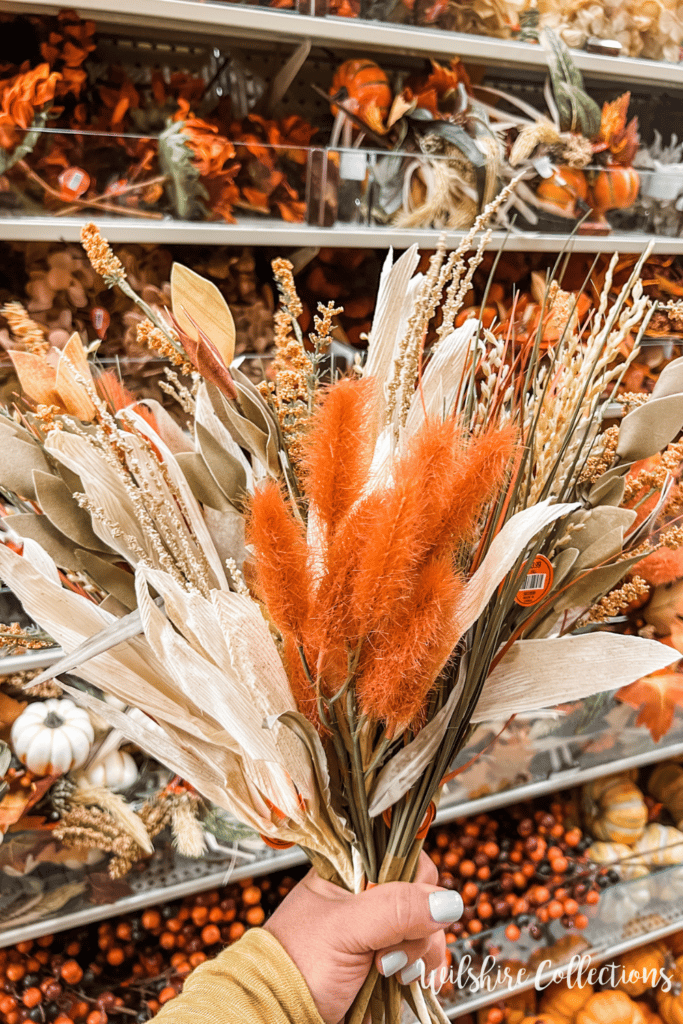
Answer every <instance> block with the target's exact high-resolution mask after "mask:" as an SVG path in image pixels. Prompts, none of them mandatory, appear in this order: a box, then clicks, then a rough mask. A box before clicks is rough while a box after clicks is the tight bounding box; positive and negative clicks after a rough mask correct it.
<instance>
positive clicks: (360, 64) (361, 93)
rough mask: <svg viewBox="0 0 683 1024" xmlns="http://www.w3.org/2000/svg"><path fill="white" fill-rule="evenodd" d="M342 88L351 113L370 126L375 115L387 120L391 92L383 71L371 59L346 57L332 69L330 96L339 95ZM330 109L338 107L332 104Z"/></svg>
mask: <svg viewBox="0 0 683 1024" xmlns="http://www.w3.org/2000/svg"><path fill="white" fill-rule="evenodd" d="M342 90H345V92H346V94H347V96H348V99H345V100H343V101H342V102H343V103H344V105H345V106H346V107H347V108H348V109H349V110H350V111H351V112H352V113H354V114H358V116H359V117H361V118H362V119H363V120H364V121H368V123H371V124H372V125H373V126H374V124H375V119H376V118H378V119H379V122H380V124H381V123H383V122H384V121H385V120H386V117H387V114H388V113H389V107H390V106H391V100H392V92H391V87H390V85H389V79H388V78H387V75H386V72H385V71H382V69H381V67H379V65H378V64H375V62H374V60H346V61H344V63H343V64H341V65H340V66H339V67H338V68H337V70H336V71H335V73H334V78H333V79H332V87H331V89H330V96H337V97H338V98H339V99H341V96H339V93H341V92H342ZM332 113H333V114H334V115H335V117H336V115H337V114H338V113H339V108H338V107H336V106H333V107H332Z"/></svg>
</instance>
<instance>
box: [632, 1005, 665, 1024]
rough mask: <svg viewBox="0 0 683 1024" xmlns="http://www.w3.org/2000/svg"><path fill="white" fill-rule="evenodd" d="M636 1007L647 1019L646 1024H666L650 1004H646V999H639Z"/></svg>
mask: <svg viewBox="0 0 683 1024" xmlns="http://www.w3.org/2000/svg"><path fill="white" fill-rule="evenodd" d="M636 1006H637V1007H638V1009H639V1010H640V1012H641V1013H642V1015H643V1017H644V1018H645V1024H664V1022H663V1021H662V1018H661V1017H660V1016H659V1014H658V1013H655V1011H654V1010H653V1009H652V1007H651V1006H650V1004H649V1003H646V1002H645V1000H644V999H637V1000H636Z"/></svg>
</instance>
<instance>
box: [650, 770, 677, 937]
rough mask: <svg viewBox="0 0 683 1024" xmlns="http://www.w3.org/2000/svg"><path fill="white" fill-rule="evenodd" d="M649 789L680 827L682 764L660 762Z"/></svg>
mask: <svg viewBox="0 0 683 1024" xmlns="http://www.w3.org/2000/svg"><path fill="white" fill-rule="evenodd" d="M648 790H649V792H650V795H651V796H653V797H654V798H655V800H657V801H658V802H659V803H661V804H664V806H665V807H666V809H667V811H668V812H669V814H670V815H671V817H672V818H673V820H674V822H675V823H676V827H677V828H679V829H680V828H681V825H682V824H683V768H682V767H681V766H680V764H676V763H675V762H674V761H664V762H663V764H658V765H657V767H656V768H655V770H654V771H653V773H652V775H651V776H650V781H649V783H648ZM681 952H683V945H682V947H681Z"/></svg>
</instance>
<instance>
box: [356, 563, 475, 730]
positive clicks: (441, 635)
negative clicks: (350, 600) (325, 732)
mask: <svg viewBox="0 0 683 1024" xmlns="http://www.w3.org/2000/svg"><path fill="white" fill-rule="evenodd" d="M462 588H463V582H462V580H461V579H460V578H459V577H458V576H456V575H455V573H454V571H453V567H452V564H451V559H450V558H448V557H444V556H441V557H439V558H431V559H430V560H429V561H428V562H427V563H426V565H425V566H424V568H423V569H422V571H421V573H420V576H419V579H418V582H417V586H416V587H415V590H414V591H413V593H412V594H411V600H410V606H409V607H407V608H406V609H405V611H404V613H403V614H402V615H401V616H400V617H398V618H397V619H396V620H395V621H394V622H393V623H392V627H393V628H392V629H391V631H390V632H389V633H387V634H385V635H377V636H375V637H373V638H372V639H371V640H369V641H368V643H367V646H366V648H365V655H364V657H363V659H362V662H361V668H360V672H359V678H358V682H357V686H356V692H357V695H358V703H359V707H360V709H361V711H362V712H363V713H364V714H366V715H368V717H370V718H371V719H373V720H375V721H384V722H386V724H387V726H388V727H389V728H390V729H391V728H394V729H395V728H397V727H398V728H400V727H405V726H407V725H408V724H409V723H410V722H412V721H413V720H414V719H415V718H416V717H417V716H418V715H419V713H420V711H421V709H422V706H423V704H424V701H425V698H426V697H427V694H428V693H429V691H430V690H431V688H432V686H433V685H434V682H435V680H436V678H437V676H438V674H439V673H440V672H441V670H442V668H443V666H444V665H445V663H446V662H447V661H448V657H449V655H450V653H451V646H452V637H451V632H452V631H451V628H450V625H451V621H452V618H453V615H454V613H455V609H456V605H457V603H458V600H459V598H460V595H461V594H462Z"/></svg>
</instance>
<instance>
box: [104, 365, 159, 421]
mask: <svg viewBox="0 0 683 1024" xmlns="http://www.w3.org/2000/svg"><path fill="white" fill-rule="evenodd" d="M95 389H96V391H97V393H98V395H99V396H100V398H101V399H102V400H103V401H104V402H106V403H107V405H108V406H109V408H110V410H111V411H112V412H114V413H116V412H120V411H121V409H126V408H128V406H129V405H132V406H134V407H135V411H136V413H137V414H138V415H139V416H140V417H141V418H142V419H143V420H145V422H146V423H147V424H148V425H149V426H150V427H151V428H152V430H154V431H155V432H156V431H157V422H156V420H155V418H154V416H153V415H152V413H151V412H150V411H149V409H147V408H146V406H144V405H143V404H142V403H140V402H138V400H137V399H136V398H135V396H134V395H132V394H131V393H130V391H128V389H127V388H125V387H124V386H123V384H122V383H121V381H120V380H119V379H118V378H117V377H116V375H115V374H113V373H112V372H111V370H105V372H104V373H101V374H100V375H99V377H98V378H97V380H96V381H95Z"/></svg>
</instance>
